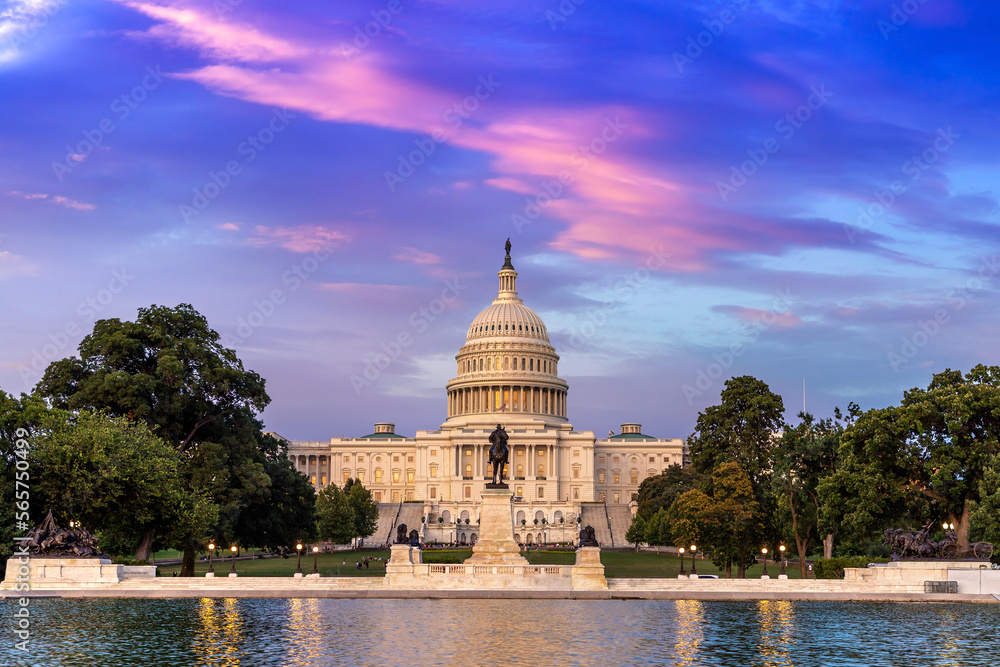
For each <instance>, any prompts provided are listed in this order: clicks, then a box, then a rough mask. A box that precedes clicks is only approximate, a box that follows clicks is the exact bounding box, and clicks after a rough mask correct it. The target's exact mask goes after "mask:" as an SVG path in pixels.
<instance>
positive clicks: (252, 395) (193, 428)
mask: <svg viewBox="0 0 1000 667" xmlns="http://www.w3.org/2000/svg"><path fill="white" fill-rule="evenodd" d="M79 352H80V356H79V358H76V357H72V358H67V359H63V360H60V361H56V362H53V363H52V364H50V365H49V367H48V369H46V372H45V375H44V376H43V377H42V380H41V381H40V382H39V384H38V387H37V388H36V391H37V393H38V394H40V395H41V396H44V397H46V398H48V399H49V400H51V401H52V402H53V404H54V405H55V407H58V408H62V409H66V410H70V411H78V410H83V409H94V410H105V411H107V412H108V413H109V414H111V415H113V416H120V417H128V418H129V419H135V420H141V421H144V422H146V423H147V424H148V425H149V427H150V428H151V429H152V430H153V432H154V433H155V434H156V435H158V436H159V437H161V438H163V439H164V440H165V441H167V442H169V443H170V444H172V445H173V446H174V447H175V448H176V449H177V451H178V453H179V454H180V456H181V465H182V472H183V474H184V478H185V480H186V487H187V493H188V495H189V496H190V497H191V498H197V497H199V496H207V497H209V498H210V499H211V501H212V504H213V505H214V506H215V513H216V516H217V517H218V520H217V521H216V522H214V525H213V526H211V527H210V528H209V529H207V530H206V529H205V527H204V525H203V524H202V523H201V522H200V521H192V522H191V523H188V524H187V525H186V526H185V525H178V526H175V527H174V530H173V531H171V534H170V540H171V546H176V547H177V548H180V549H182V550H183V552H184V564H183V566H182V574H183V575H185V576H193V573H194V557H195V550H196V549H198V548H200V547H201V545H202V544H203V543H204V540H205V539H206V538H207V537H208V536H212V537H214V538H215V539H217V540H220V541H223V540H225V541H234V542H240V543H243V544H245V545H248V546H249V545H252V544H251V542H250V540H252V539H258V538H259V537H260V536H259V534H257V533H256V532H251V533H249V534H248V533H246V531H247V530H248V527H249V526H251V522H250V521H241V520H240V514H241V512H244V511H246V510H247V508H248V507H251V506H254V505H255V506H257V507H259V506H260V505H261V504H262V503H264V502H266V501H267V496H268V494H270V493H274V492H273V491H268V489H269V487H272V486H273V480H272V479H271V477H270V476H269V474H268V470H269V461H268V459H269V456H270V454H269V445H268V444H267V442H266V438H265V436H264V434H263V433H262V425H261V423H260V421H258V419H257V414H258V413H259V412H260V411H261V410H263V409H264V407H265V406H266V405H267V404H268V402H269V401H270V399H269V398H268V396H267V393H266V392H265V390H264V380H263V379H262V378H261V377H260V376H259V375H257V374H256V373H254V372H252V371H247V370H245V369H244V368H243V364H242V363H241V362H240V360H239V358H238V357H237V356H236V353H235V352H234V351H233V350H230V349H227V348H225V347H223V346H222V345H221V343H220V342H219V335H218V333H216V332H215V331H213V330H212V329H211V328H210V327H209V326H208V322H207V321H206V320H205V318H204V317H203V316H202V315H200V314H199V313H198V312H197V311H195V310H194V309H193V308H192V307H191V306H190V305H188V304H181V305H179V306H177V307H176V308H167V307H164V306H151V307H149V308H141V309H140V310H139V315H138V317H137V318H136V321H135V322H128V321H125V322H123V321H121V320H118V319H107V320H100V321H98V322H96V323H95V325H94V330H93V332H92V333H91V334H89V335H88V336H86V337H85V338H84V339H83V341H82V342H81V343H80V348H79ZM271 469H272V470H273V468H271ZM285 477H286V476H285V475H281V476H280V478H285ZM279 481H280V480H279ZM299 497H301V498H302V500H303V502H308V501H307V500H305V497H304V496H302V495H301V494H297V493H295V492H294V489H293V490H292V492H291V493H290V494H289V495H288V496H287V498H288V499H289V501H291V500H293V499H294V498H299ZM282 509H284V510H285V511H286V512H288V514H287V518H288V519H289V522H290V523H293V524H294V523H298V522H299V520H298V519H296V518H295V516H296V515H298V514H301V512H303V511H305V510H304V508H303V507H302V506H300V505H296V506H292V505H286V506H284V507H283V508H282ZM270 534H274V531H271V533H270ZM155 537H156V534H155V533H154V532H153V531H149V532H147V533H146V535H144V536H143V540H142V541H141V543H140V545H139V547H138V557H139V558H144V557H148V554H149V552H150V550H151V548H152V544H153V541H154V539H155ZM269 539H270V538H266V539H265V541H268V540H269Z"/></svg>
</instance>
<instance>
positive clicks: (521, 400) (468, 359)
mask: <svg viewBox="0 0 1000 667" xmlns="http://www.w3.org/2000/svg"><path fill="white" fill-rule="evenodd" d="M506 249H507V255H506V257H505V258H504V265H503V267H501V269H500V272H499V273H498V274H497V275H498V276H499V278H500V288H499V290H498V292H497V297H496V298H495V299H494V300H493V303H492V304H490V305H489V306H488V307H486V308H485V309H484V310H483V311H482V312H480V313H479V314H478V315H477V316H476V317H475V319H473V320H472V324H470V325H469V331H468V334H467V335H466V339H465V345H463V346H462V349H460V350H459V352H458V354H457V355H455V360H456V361H457V362H458V376H457V377H455V378H454V379H452V380H451V382H449V383H448V419H449V420H452V419H456V418H463V417H465V416H469V417H472V416H474V415H478V416H483V415H488V414H491V413H499V415H506V417H505V418H506V419H510V418H511V417H512V416H514V415H524V416H526V417H527V416H529V415H530V416H531V418H532V419H538V418H542V419H555V420H557V421H565V420H566V392H567V389H568V385H567V384H566V382H565V380H562V379H561V378H559V377H558V375H557V372H558V362H559V355H558V354H556V351H555V348H553V347H552V344H551V343H550V342H549V334H548V331H547V330H546V328H545V323H544V322H542V318H540V317H539V316H538V314H537V313H535V311H533V310H532V309H531V308H528V307H527V306H525V305H524V302H523V301H522V300H521V299H520V298H519V297H518V296H517V271H515V270H514V265H513V264H511V259H510V239H508V240H507V246H506ZM499 415H498V416H499ZM495 418H496V417H495V416H494V417H491V418H490V419H491V420H493V419H495ZM467 421H468V420H467Z"/></svg>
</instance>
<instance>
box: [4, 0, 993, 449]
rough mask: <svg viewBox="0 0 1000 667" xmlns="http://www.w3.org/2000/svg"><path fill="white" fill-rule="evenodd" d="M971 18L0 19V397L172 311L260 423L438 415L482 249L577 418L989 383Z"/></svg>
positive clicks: (984, 15)
mask: <svg viewBox="0 0 1000 667" xmlns="http://www.w3.org/2000/svg"><path fill="white" fill-rule="evenodd" d="M998 23H1000V6H998V5H996V3H988V2H960V1H959V0H906V1H905V2H900V1H897V2H882V1H875V0H872V1H864V0H861V1H856V2H836V1H833V0H829V1H823V0H813V1H809V0H787V1H783V2H777V1H775V2H771V1H768V0H756V1H754V0H722V1H720V2H697V1H689V2H628V1H617V0H616V2H614V3H610V2H598V1H597V0H561V1H557V0H540V1H537V2H513V1H509V0H494V1H493V2H489V3H469V2H457V1H451V0H423V1H418V0H372V1H370V2H369V1H367V0H356V1H352V2H300V1H296V0H290V1H287V2H282V3H268V2H258V1H256V0H81V1H76V0H0V118H2V120H3V122H2V124H0V389H3V390H4V391H6V392H8V393H12V394H19V393H21V392H28V391H31V389H32V387H33V386H34V385H35V383H36V382H37V381H38V380H39V378H40V377H41V374H42V372H43V371H44V368H45V366H46V365H47V364H48V363H50V362H51V361H54V360H56V359H61V358H63V357H66V356H71V355H73V354H75V352H76V348H77V345H78V344H79V342H80V340H81V339H82V338H83V336H84V335H86V334H87V333H89V332H90V330H91V329H92V327H93V324H94V322H95V321H96V320H97V319H101V318H120V319H134V318H135V317H136V314H137V311H138V309H139V308H143V307H148V306H150V305H153V304H157V305H165V306H176V305H177V304H180V303H189V304H191V305H193V306H194V307H195V308H196V309H197V310H198V311H199V312H200V313H202V314H203V315H204V316H205V317H206V318H207V319H208V321H209V324H210V325H211V326H212V327H213V328H214V329H215V330H216V331H218V332H219V334H220V336H221V337H222V340H223V342H224V343H225V344H226V345H227V346H228V347H231V348H233V349H235V350H236V351H237V353H238V355H239V357H240V358H241V359H242V361H243V363H244V365H245V366H246V367H247V368H249V369H252V370H254V371H256V372H258V373H260V374H261V375H262V376H263V377H264V378H265V379H266V381H267V391H268V394H269V395H270V397H271V404H270V405H269V406H268V408H267V409H266V410H265V412H264V413H263V417H262V418H263V420H264V422H265V425H266V427H267V428H268V429H270V430H274V431H277V432H279V433H281V434H282V435H284V436H285V437H287V438H290V439H293V440H324V439H328V438H330V437H332V436H335V435H347V436H360V435H364V434H366V433H370V432H371V430H372V424H373V423H375V422H378V421H389V422H393V423H395V424H396V431H397V432H398V433H402V434H406V435H412V434H413V433H414V432H415V431H416V430H425V429H436V428H438V426H439V425H440V424H441V423H442V422H443V421H444V420H445V419H446V414H445V410H446V395H445V389H444V387H445V384H446V383H447V381H448V380H449V379H451V378H452V377H454V376H455V374H456V363H455V358H454V357H455V354H456V353H457V352H458V349H459V348H460V347H461V345H462V344H463V343H464V340H465V335H466V332H467V328H468V325H469V323H470V322H471V320H472V319H473V318H474V317H475V315H476V314H477V313H479V312H480V311H481V310H482V309H483V308H485V307H486V306H488V305H489V303H490V301H491V299H492V298H493V297H494V296H495V295H496V290H497V277H496V272H497V271H498V270H499V269H500V267H501V265H502V264H503V246H504V242H505V240H506V239H507V238H508V237H509V238H510V240H511V244H512V246H513V249H512V257H513V263H514V266H515V268H516V269H517V270H518V272H519V278H518V289H519V292H520V296H521V297H522V298H523V299H524V300H525V304H526V305H528V306H529V307H531V308H532V309H534V310H535V311H536V312H537V313H538V314H539V315H540V316H541V317H542V319H543V320H544V321H545V323H546V325H547V327H548V330H549V334H550V337H551V340H552V343H553V345H554V346H555V347H556V351H557V352H558V354H559V355H560V356H561V359H562V360H561V362H560V374H561V376H562V377H564V378H565V379H566V380H567V381H568V383H569V387H570V388H569V395H568V410H569V420H570V422H571V423H573V424H574V426H575V428H577V429H578V430H593V431H596V432H597V433H598V435H603V434H604V432H605V431H609V430H612V429H613V430H615V431H616V432H617V431H618V430H619V425H620V424H621V423H624V422H639V423H641V424H643V432H645V433H648V434H651V435H655V436H659V437H686V436H687V435H688V434H690V433H691V432H692V431H693V430H694V427H695V422H696V419H697V416H698V413H699V411H701V410H704V409H705V408H706V407H708V406H710V405H714V404H716V403H717V402H718V400H719V392H720V391H721V390H722V388H723V385H724V383H725V381H726V379H727V378H729V377H732V376H740V375H753V376H754V377H757V378H758V379H760V380H763V381H764V382H766V383H767V384H768V385H769V386H770V388H771V389H772V390H773V391H775V392H776V393H778V394H780V395H782V397H783V398H784V402H785V406H786V410H787V414H786V416H787V418H788V419H789V420H790V421H792V422H793V423H794V422H796V421H797V420H796V419H795V416H796V414H797V413H798V412H799V411H800V410H801V409H802V405H803V400H804V401H805V406H806V408H807V409H808V411H809V412H811V413H813V414H816V415H819V416H829V415H830V414H832V412H833V409H834V407H837V406H839V407H841V408H846V406H847V405H848V403H850V402H855V403H857V404H858V405H860V406H861V407H862V408H865V409H867V408H872V407H882V406H885V405H889V404H892V403H897V402H898V401H899V400H901V398H902V394H903V392H904V391H905V390H907V389H909V388H911V387H917V386H927V384H928V383H929V382H930V379H931V377H932V375H933V374H934V373H937V372H940V371H942V370H944V369H946V368H951V369H960V370H963V371H967V370H969V369H970V368H971V367H973V366H974V365H976V364H979V363H985V364H997V363H1000V362H998V358H997V357H998V346H997V345H996V341H997V333H996V332H997V331H998V325H1000V308H998V296H997V295H998V290H997V287H998V284H1000V264H998V263H997V262H998V257H997V252H998V250H1000V214H998V211H1000V209H998V176H1000V168H998V167H1000V150H998V149H1000V123H998V122H997V110H998V108H1000V105H998V101H1000V100H998V91H1000V80H998V79H1000V67H998V64H1000V43H998V41H997V40H996V38H995V32H994V26H996V25H997V24H998ZM400 340H403V341H405V344H402V345H401V344H400V343H399V341H400ZM803 387H804V391H803Z"/></svg>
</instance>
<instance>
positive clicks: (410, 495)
mask: <svg viewBox="0 0 1000 667" xmlns="http://www.w3.org/2000/svg"><path fill="white" fill-rule="evenodd" d="M405 498H406V500H413V490H412V489H411V490H409V491H407V492H406V496H405Z"/></svg>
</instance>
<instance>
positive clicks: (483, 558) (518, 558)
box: [465, 485, 528, 565]
mask: <svg viewBox="0 0 1000 667" xmlns="http://www.w3.org/2000/svg"><path fill="white" fill-rule="evenodd" d="M489 486H491V485H487V488H486V489H484V490H483V506H482V515H481V516H480V517H479V541H477V542H476V545H475V546H474V547H472V557H471V558H468V559H466V561H465V562H466V563H467V564H469V565H527V564H528V561H527V560H526V559H525V558H524V556H522V555H521V550H520V549H519V548H518V546H517V542H515V541H514V524H513V522H512V518H511V509H510V507H511V506H510V499H511V496H512V494H511V491H510V489H509V488H507V489H497V488H488V487H489Z"/></svg>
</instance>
